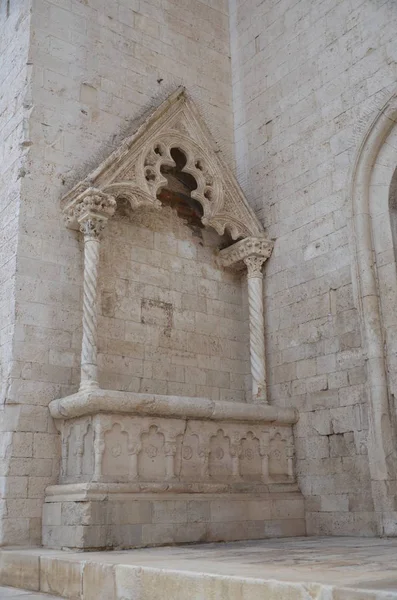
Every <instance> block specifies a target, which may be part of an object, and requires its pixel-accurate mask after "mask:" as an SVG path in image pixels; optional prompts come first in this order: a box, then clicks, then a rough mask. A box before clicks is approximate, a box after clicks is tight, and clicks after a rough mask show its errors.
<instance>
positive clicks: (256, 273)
mask: <svg viewBox="0 0 397 600" xmlns="http://www.w3.org/2000/svg"><path fill="white" fill-rule="evenodd" d="M265 261H266V258H265V257H264V256H256V255H253V256H246V257H245V258H244V259H243V262H244V264H245V266H246V267H247V277H262V276H263V273H262V266H263V263H264V262H265Z"/></svg>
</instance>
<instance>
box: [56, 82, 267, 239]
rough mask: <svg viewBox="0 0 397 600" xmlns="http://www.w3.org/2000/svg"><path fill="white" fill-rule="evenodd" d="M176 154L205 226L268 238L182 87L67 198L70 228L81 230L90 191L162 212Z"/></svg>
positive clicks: (64, 203)
mask: <svg viewBox="0 0 397 600" xmlns="http://www.w3.org/2000/svg"><path fill="white" fill-rule="evenodd" d="M173 149H178V150H179V151H181V152H182V153H183V154H184V156H185V157H186V164H185V165H184V167H183V169H182V171H183V172H185V173H188V174H190V175H191V176H192V177H193V178H194V180H195V182H196V184H197V187H196V189H194V190H193V191H192V192H191V197H192V198H193V199H194V200H196V201H198V202H199V203H200V204H201V206H202V209H203V217H202V222H203V224H204V225H208V226H211V227H213V228H214V229H215V230H216V231H217V232H218V233H219V234H220V235H222V234H223V233H224V232H225V230H227V231H228V232H229V233H230V235H231V236H232V238H233V239H234V240H237V239H240V238H243V237H247V236H262V235H263V234H264V231H263V227H262V225H261V223H260V222H259V220H258V219H257V217H256V216H255V214H254V212H253V210H252V209H251V207H250V206H249V204H248V202H247V200H246V198H245V196H244V194H243V192H242V190H241V188H240V186H239V184H238V182H237V180H236V178H235V176H234V174H233V172H232V171H231V169H230V168H229V167H228V166H227V165H226V164H225V163H224V162H223V160H222V158H221V157H220V156H219V150H218V149H217V147H216V144H215V142H214V140H213V139H212V136H211V134H210V132H209V130H208V128H207V126H206V124H205V123H204V121H203V119H202V117H201V115H200V113H199V111H198V110H197V108H196V106H195V104H194V103H193V101H192V100H191V99H190V98H189V96H188V95H187V93H186V90H185V88H183V87H180V88H178V89H177V90H175V92H173V94H171V95H170V96H169V97H168V98H167V99H166V100H165V101H164V102H163V103H162V104H160V106H159V107H158V108H157V109H156V110H154V111H153V113H152V114H151V115H149V117H148V118H147V119H146V120H145V121H144V123H143V124H142V125H141V126H140V127H139V128H138V129H137V131H136V132H135V133H133V134H132V135H131V136H129V137H127V138H126V139H125V140H124V141H123V142H122V143H121V144H120V146H119V147H118V148H117V149H116V150H115V151H114V152H112V153H111V154H110V156H109V157H108V158H107V159H105V160H104V161H103V162H102V163H101V164H100V165H99V166H98V167H97V168H96V169H94V170H93V171H92V172H91V173H90V174H89V175H88V176H87V177H86V178H85V179H83V180H82V181H80V182H79V183H78V184H77V185H75V186H74V187H73V188H72V190H71V191H70V192H69V193H68V194H66V195H65V196H64V197H63V199H62V208H63V211H64V213H65V216H66V219H67V222H68V225H69V226H71V227H75V226H77V222H76V219H75V218H74V216H73V215H74V212H75V211H74V207H75V206H76V203H78V202H79V197H80V196H81V194H82V193H83V192H85V191H86V190H87V189H88V188H95V189H97V190H99V191H100V192H102V193H105V194H110V195H111V196H113V197H114V198H115V199H116V200H117V199H121V198H123V199H127V200H128V201H129V202H130V204H131V206H132V207H133V208H138V207H139V206H147V207H152V208H160V207H161V203H160V201H159V200H158V194H159V192H160V191H161V190H162V189H163V188H165V187H166V186H167V183H168V181H167V179H166V177H165V176H164V175H163V172H162V169H163V167H173V166H175V161H174V159H173V157H172V155H171V152H172V150H173Z"/></svg>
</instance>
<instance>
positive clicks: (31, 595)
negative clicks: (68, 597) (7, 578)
mask: <svg viewBox="0 0 397 600" xmlns="http://www.w3.org/2000/svg"><path fill="white" fill-rule="evenodd" d="M8 598H12V599H13V600H19V598H22V599H23V600H62V598H59V596H49V595H48V594H41V593H36V592H30V591H27V590H20V589H17V588H12V587H0V600H8Z"/></svg>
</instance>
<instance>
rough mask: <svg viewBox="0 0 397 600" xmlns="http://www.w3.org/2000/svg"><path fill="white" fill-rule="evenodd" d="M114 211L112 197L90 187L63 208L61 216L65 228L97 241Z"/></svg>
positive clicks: (113, 199) (114, 201)
mask: <svg viewBox="0 0 397 600" xmlns="http://www.w3.org/2000/svg"><path fill="white" fill-rule="evenodd" d="M115 210H116V200H115V198H114V197H113V196H111V195H110V194H106V193H104V192H102V191H101V190H99V189H97V188H93V187H90V188H87V189H86V190H84V191H83V192H82V193H81V194H79V195H78V196H77V198H75V199H74V200H73V202H72V203H70V204H68V205H67V206H65V208H64V210H63V214H64V218H65V222H66V226H67V227H70V228H72V229H77V228H79V229H80V231H81V232H82V233H84V236H86V237H87V238H88V239H93V238H94V239H97V238H98V237H99V235H100V233H101V232H102V231H103V229H104V227H105V225H106V223H107V221H108V219H109V218H110V217H112V216H113V215H114V213H115Z"/></svg>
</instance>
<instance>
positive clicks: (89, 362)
mask: <svg viewBox="0 0 397 600" xmlns="http://www.w3.org/2000/svg"><path fill="white" fill-rule="evenodd" d="M105 223H106V219H103V218H100V217H94V218H93V217H92V215H87V218H85V219H82V220H81V221H80V230H81V231H82V232H83V233H84V291H83V294H84V296H83V341H82V346H81V379H80V390H88V389H97V388H98V387H99V384H98V364H97V345H98V313H97V296H98V290H97V287H98V264H99V236H100V233H101V231H102V229H103V228H104V226H105Z"/></svg>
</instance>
